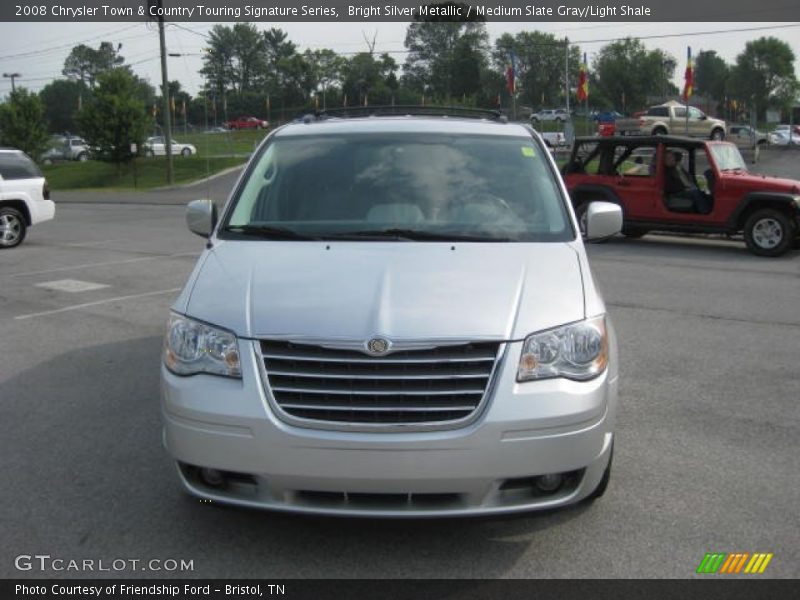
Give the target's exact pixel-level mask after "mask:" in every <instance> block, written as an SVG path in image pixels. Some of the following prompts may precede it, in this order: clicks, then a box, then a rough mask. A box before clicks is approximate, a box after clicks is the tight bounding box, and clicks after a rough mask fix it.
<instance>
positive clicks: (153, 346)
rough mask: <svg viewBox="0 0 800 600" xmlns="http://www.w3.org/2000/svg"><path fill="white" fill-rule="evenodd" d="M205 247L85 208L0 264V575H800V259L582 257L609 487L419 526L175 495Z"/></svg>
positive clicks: (718, 253)
mask: <svg viewBox="0 0 800 600" xmlns="http://www.w3.org/2000/svg"><path fill="white" fill-rule="evenodd" d="M201 248H202V240H200V239H199V238H197V237H195V236H192V235H191V234H189V233H188V232H187V231H186V229H185V226H184V224H183V211H182V209H181V208H179V207H175V206H166V207H164V206H136V205H128V206H113V205H97V206H94V205H91V206H90V205H83V204H76V205H62V206H60V207H59V212H58V216H57V219H56V220H55V221H53V222H52V223H48V224H44V225H41V226H39V227H37V228H34V229H32V230H31V234H30V238H29V240H28V241H26V243H25V244H24V245H23V246H21V247H20V248H18V249H16V250H13V251H4V252H0V340H1V341H2V345H1V346H0V347H2V357H3V359H2V361H0V466H2V470H1V471H0V472H2V473H3V474H4V476H5V478H6V481H5V484H4V485H3V486H0V505H2V506H3V508H4V510H3V511H2V512H1V513H0V531H2V538H3V542H4V543H3V545H2V550H0V576H2V577H35V576H41V575H42V574H41V573H39V572H36V571H33V572H28V571H26V572H19V571H17V570H15V568H14V557H15V556H17V555H20V554H34V553H39V554H49V555H51V556H53V557H60V558H65V559H71V558H74V559H82V558H93V559H103V560H105V561H111V560H113V559H115V558H128V559H130V558H137V559H143V560H148V559H166V558H173V559H185V560H192V561H193V565H194V571H192V572H190V573H167V572H157V573H153V572H139V571H125V572H124V574H125V575H130V576H159V577H160V576H182V575H190V576H195V577H263V578H274V577H448V578H469V577H615V576H616V577H691V576H693V575H694V572H695V570H696V568H697V565H698V564H699V562H700V561H701V559H702V558H703V556H704V554H705V553H706V552H717V551H718V552H772V553H774V558H773V560H772V562H771V563H770V565H769V568H768V569H767V571H766V573H765V574H764V575H763V576H772V577H797V576H798V575H799V574H800V570H799V569H798V566H797V565H798V564H800V563H799V562H798V561H799V560H800V540H798V536H797V531H798V525H800V523H799V522H798V521H800V516H799V515H798V511H797V506H798V505H800V483H798V481H800V479H799V478H798V470H797V466H796V465H797V456H798V440H800V435H798V434H800V408H799V407H798V402H797V398H798V397H800V378H798V377H797V360H798V350H800V344H798V341H797V340H798V338H799V337H800V313H798V311H797V299H798V298H799V297H800V253H798V252H794V253H790V254H789V255H787V256H786V257H783V258H780V259H761V258H757V257H754V256H751V255H750V254H748V253H747V251H746V250H745V249H744V247H743V244H741V243H733V242H725V241H710V240H692V239H673V238H667V237H656V236H646V237H645V238H643V239H642V240H638V241H632V240H623V239H620V240H618V241H612V242H610V243H607V244H601V245H592V246H590V247H589V254H590V257H591V261H592V264H593V267H594V269H595V275H596V278H597V280H598V283H599V285H600V286H601V288H602V290H603V292H604V295H605V297H606V300H607V301H608V304H609V310H610V313H611V315H612V317H613V319H614V322H615V324H616V328H617V331H618V334H619V339H620V352H621V365H622V368H621V370H622V379H621V387H620V410H619V416H618V431H617V442H616V450H615V457H614V473H613V476H612V480H611V485H610V487H609V491H608V492H607V494H606V496H605V497H604V498H603V499H601V500H600V501H598V502H596V503H595V504H593V505H581V506H578V507H575V508H571V509H567V510H561V511H557V512H551V513H543V514H535V515H526V516H521V517H515V518H503V519H480V520H445V521H411V522H408V521H368V520H352V519H323V518H299V517H293V516H286V515H276V514H270V513H264V512H259V511H250V510H241V509H230V508H223V507H219V506H215V505H210V504H203V503H201V502H199V501H197V500H193V499H190V498H189V497H187V496H185V495H184V494H183V493H182V492H181V490H180V489H179V487H178V484H177V482H176V477H175V474H174V470H173V466H172V465H171V463H170V461H169V459H168V458H167V456H166V454H165V452H164V451H163V450H162V449H161V445H160V443H161V432H160V422H159V408H158V368H159V361H160V348H161V335H162V332H163V326H164V321H165V317H166V314H167V308H168V306H169V304H170V302H171V301H172V299H173V297H174V296H175V295H176V291H175V290H176V289H177V288H178V287H179V286H181V285H182V284H183V282H184V281H185V279H186V277H187V275H188V273H189V272H190V270H191V268H192V266H193V262H194V257H195V256H196V255H197V254H198V253H199V252H200V250H201ZM65 280H66V282H65ZM41 284H46V285H45V286H44V287H43V286H42V285H41ZM98 286H105V287H98ZM81 290H82V291H81ZM45 575H48V576H65V577H85V576H90V575H91V573H90V574H88V575H87V574H86V573H82V572H74V571H71V572H54V571H48V572H46V573H45Z"/></svg>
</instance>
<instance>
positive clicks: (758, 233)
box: [744, 208, 795, 257]
mask: <svg viewBox="0 0 800 600" xmlns="http://www.w3.org/2000/svg"><path fill="white" fill-rule="evenodd" d="M794 233H795V231H794V226H793V225H792V222H791V220H790V219H789V217H787V216H786V214H784V213H782V212H781V211H779V210H775V209H773V208H762V209H760V210H757V211H755V212H754V213H753V214H752V215H750V217H749V218H748V219H747V222H745V225H744V241H745V244H747V249H748V250H750V252H752V253H753V254H755V255H757V256H771V257H774V256H782V255H783V254H785V253H786V252H787V251H788V250H789V248H791V247H792V241H793V238H794Z"/></svg>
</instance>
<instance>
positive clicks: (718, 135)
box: [711, 128, 725, 142]
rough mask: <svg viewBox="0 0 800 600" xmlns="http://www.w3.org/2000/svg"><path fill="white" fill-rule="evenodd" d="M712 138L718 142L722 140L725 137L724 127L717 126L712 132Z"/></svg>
mask: <svg viewBox="0 0 800 600" xmlns="http://www.w3.org/2000/svg"><path fill="white" fill-rule="evenodd" d="M711 139H712V140H714V141H716V142H721V141H722V140H724V139H725V132H724V131H723V130H722V129H719V128H717V129H715V130H714V131H712V132H711Z"/></svg>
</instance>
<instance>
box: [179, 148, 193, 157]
mask: <svg viewBox="0 0 800 600" xmlns="http://www.w3.org/2000/svg"><path fill="white" fill-rule="evenodd" d="M191 155H192V151H191V150H189V148H184V149H183V150H181V156H191Z"/></svg>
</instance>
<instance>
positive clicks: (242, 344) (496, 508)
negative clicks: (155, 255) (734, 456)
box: [161, 109, 622, 517]
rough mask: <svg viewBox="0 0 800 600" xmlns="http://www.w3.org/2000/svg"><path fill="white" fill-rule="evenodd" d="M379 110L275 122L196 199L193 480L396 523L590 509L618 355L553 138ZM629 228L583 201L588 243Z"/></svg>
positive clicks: (191, 335) (186, 416) (178, 379)
mask: <svg viewBox="0 0 800 600" xmlns="http://www.w3.org/2000/svg"><path fill="white" fill-rule="evenodd" d="M373 112H374V113H377V116H376V114H372V115H370V116H367V117H364V116H356V117H353V116H352V115H350V114H348V113H347V112H346V111H343V113H342V115H343V116H340V117H336V116H332V115H324V114H323V115H316V116H309V117H307V118H305V119H301V120H299V121H297V122H294V123H291V124H288V125H286V126H283V127H281V128H279V129H276V130H275V131H273V132H272V133H271V134H270V135H269V136H268V137H267V138H266V139H265V140H264V142H263V143H262V144H261V146H260V147H259V148H258V150H257V151H256V152H255V154H254V156H253V157H252V158H251V160H250V162H249V164H248V166H247V167H246V169H245V171H244V173H243V175H242V176H241V178H240V180H239V182H238V184H237V186H236V188H235V189H234V191H233V193H232V195H231V198H230V200H229V201H228V203H227V205H226V207H225V209H224V210H223V211H222V213H221V215H220V217H219V218H217V211H216V208H215V207H214V205H213V203H212V202H210V201H208V200H199V201H195V202H193V203H191V204H190V205H189V207H188V212H187V221H188V223H189V227H190V229H191V230H192V231H193V232H195V233H198V234H200V235H202V236H205V237H208V244H207V248H206V250H205V251H204V252H203V254H202V256H201V257H200V259H199V260H198V263H197V265H196V267H195V269H194V272H193V273H192V275H191V276H190V278H189V281H188V282H187V284H186V286H185V288H184V289H183V292H182V293H181V294H180V296H179V297H178V299H177V300H176V301H175V303H174V305H173V306H172V311H171V314H170V317H169V323H168V328H167V334H166V338H165V344H164V361H163V365H162V370H161V373H162V408H163V419H164V443H165V445H166V447H167V449H168V451H169V452H170V454H171V455H172V456H173V457H174V458H175V460H176V462H177V466H178V473H179V476H180V478H181V480H182V482H183V484H184V486H185V487H186V488H187V489H188V490H189V492H191V493H192V494H195V495H197V496H200V497H202V498H206V499H211V500H213V501H216V502H224V503H229V504H235V505H240V506H249V507H260V508H267V509H275V510H288V511H294V512H304V513H321V514H333V515H337V514H338V515H356V516H391V517H393V516H457V515H479V514H497V513H510V512H520V511H528V510H535V509H543V508H552V507H558V506H564V505H567V504H571V503H575V502H578V501H581V500H583V499H587V498H596V497H599V496H600V495H601V494H602V493H603V491H604V490H605V488H606V485H607V483H608V479H609V475H610V470H611V457H612V450H613V441H614V437H613V431H614V418H615V410H616V396H617V379H618V375H617V372H618V366H617V355H616V342H615V337H614V330H613V327H612V325H611V322H610V320H609V318H608V315H607V314H606V309H605V306H604V304H603V301H602V299H601V297H600V295H599V293H598V291H597V289H596V285H595V282H594V280H593V277H592V275H591V272H590V270H589V265H588V262H587V258H586V254H585V251H584V247H583V242H582V240H581V237H580V235H579V234H578V227H577V224H576V221H575V216H574V214H573V212H572V209H571V207H570V203H569V201H568V196H567V192H566V190H565V188H564V185H563V183H562V181H561V178H560V176H559V173H558V170H557V168H556V165H555V164H554V162H553V160H552V158H551V156H550V154H549V152H548V151H547V148H546V146H545V144H544V143H543V142H542V140H541V138H540V137H539V136H538V135H537V134H536V133H535V132H534V131H533V130H532V129H530V128H529V127H527V126H525V125H518V124H511V123H508V122H506V121H505V119H504V118H503V117H502V116H500V115H497V114H493V113H491V112H488V111H487V112H486V113H485V114H483V113H482V114H478V118H474V116H475V115H467V114H465V115H461V116H458V114H457V115H456V116H454V115H453V114H452V113H451V114H444V115H442V114H438V115H437V114H426V115H420V114H413V113H412V114H402V115H386V114H383V115H381V114H380V113H378V111H377V109H375V111H373ZM409 113H411V111H409ZM470 116H472V117H473V118H469V117H470ZM621 224H622V216H621V213H620V209H619V207H617V206H615V205H613V204H608V203H604V202H596V203H592V205H591V206H590V208H589V212H588V218H587V237H588V238H603V237H608V236H610V235H613V234H615V233H617V232H618V231H619V229H620V227H621Z"/></svg>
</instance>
